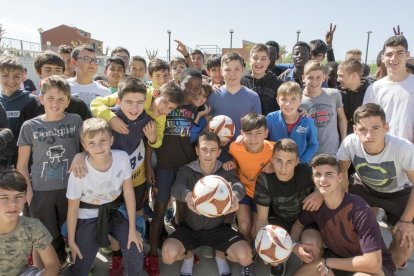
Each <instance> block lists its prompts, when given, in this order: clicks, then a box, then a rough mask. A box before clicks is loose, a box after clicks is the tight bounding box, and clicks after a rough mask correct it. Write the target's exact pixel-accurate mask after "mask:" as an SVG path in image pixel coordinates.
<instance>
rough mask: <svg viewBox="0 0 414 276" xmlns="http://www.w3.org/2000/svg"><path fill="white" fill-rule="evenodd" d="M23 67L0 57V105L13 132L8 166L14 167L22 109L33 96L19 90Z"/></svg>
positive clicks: (14, 58) (14, 61)
mask: <svg viewBox="0 0 414 276" xmlns="http://www.w3.org/2000/svg"><path fill="white" fill-rule="evenodd" d="M23 70H24V69H23V65H22V64H21V63H20V62H19V60H18V59H17V57H15V56H11V55H3V56H1V57H0V86H1V89H2V90H1V94H0V104H2V105H3V107H4V109H5V110H6V114H7V120H8V122H9V128H10V129H11V130H12V132H13V137H14V139H13V143H12V144H11V146H10V148H9V153H10V156H9V158H10V159H9V160H10V162H9V163H10V164H12V165H15V164H16V161H17V147H16V144H17V138H18V137H19V133H20V128H21V126H22V123H23V120H22V110H23V107H24V106H25V105H26V104H27V103H28V102H30V101H31V100H32V99H33V98H34V96H33V95H31V93H30V92H29V91H23V90H21V89H20V85H21V84H22V81H23Z"/></svg>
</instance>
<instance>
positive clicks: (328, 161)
mask: <svg viewBox="0 0 414 276" xmlns="http://www.w3.org/2000/svg"><path fill="white" fill-rule="evenodd" d="M309 165H310V166H311V167H312V168H313V169H314V168H315V167H318V166H323V165H329V166H331V167H333V168H335V170H336V171H337V172H339V166H338V160H336V157H335V156H333V155H329V154H325V153H322V154H318V155H316V156H314V157H313V158H312V160H311V162H310V163H309Z"/></svg>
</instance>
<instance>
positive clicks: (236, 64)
mask: <svg viewBox="0 0 414 276" xmlns="http://www.w3.org/2000/svg"><path fill="white" fill-rule="evenodd" d="M221 74H222V75H223V79H224V82H225V83H226V85H228V86H237V85H240V80H241V77H242V75H243V66H242V64H241V63H240V61H238V60H232V61H229V62H227V63H224V62H223V64H222V65H221Z"/></svg>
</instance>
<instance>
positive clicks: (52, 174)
mask: <svg viewBox="0 0 414 276" xmlns="http://www.w3.org/2000/svg"><path fill="white" fill-rule="evenodd" d="M333 31H334V30H333ZM331 32H332V31H331ZM332 33H333V32H332ZM177 43H178V48H177V49H179V51H180V52H181V53H182V54H183V56H184V59H177V60H176V61H175V63H172V64H171V67H170V65H169V64H168V63H166V62H165V61H162V60H159V59H153V60H152V61H151V62H150V63H149V65H148V71H149V76H150V79H151V81H152V86H151V87H147V85H146V83H145V82H144V81H143V80H142V77H143V74H142V72H143V71H144V72H145V69H146V63H145V60H142V59H140V58H139V57H133V58H132V59H131V62H130V61H129V60H130V56H129V52H128V51H127V50H126V49H125V48H119V49H118V53H115V54H114V55H113V57H111V58H110V59H108V62H107V64H106V66H105V74H106V77H107V78H106V81H104V82H102V84H104V85H101V84H99V83H98V82H96V81H94V79H93V78H94V76H95V74H96V73H97V66H98V64H99V63H100V60H99V59H98V58H97V56H96V53H95V52H94V50H93V48H91V47H90V46H87V45H82V46H79V47H76V48H75V49H73V50H72V52H71V58H70V64H71V66H73V68H74V71H75V76H73V73H71V72H70V71H69V72H67V73H66V74H65V76H66V77H70V78H69V79H68V80H65V79H64V78H63V77H60V76H53V75H56V74H57V75H63V73H64V72H66V70H65V68H66V67H65V65H66V63H67V62H65V61H64V60H63V59H62V58H61V57H59V55H57V54H54V53H52V52H46V53H43V54H41V55H39V57H37V59H36V63H35V67H36V70H37V72H38V74H39V76H40V77H41V79H42V82H41V92H40V95H39V96H38V97H37V98H36V97H34V96H33V95H31V94H30V93H26V92H25V91H22V90H20V89H19V88H20V83H21V79H22V70H23V67H22V66H21V65H20V64H19V62H18V61H17V59H16V58H14V57H9V56H4V57H1V62H0V73H1V81H2V83H1V86H2V89H3V90H2V95H1V98H0V100H1V103H3V104H4V106H5V110H6V112H7V118H8V125H9V127H10V128H11V130H12V133H13V135H14V137H15V138H14V140H15V143H16V145H18V146H19V150H18V154H16V150H15V149H14V153H15V154H14V155H10V158H9V160H11V162H14V161H13V159H12V157H13V156H14V158H17V157H18V161H17V163H16V164H17V166H16V167H17V170H18V172H17V171H13V170H9V171H5V173H0V175H1V176H2V177H0V179H1V182H0V192H1V194H0V201H2V203H5V204H4V206H5V209H4V210H2V212H3V211H4V215H3V214H2V217H3V219H4V221H6V222H7V223H6V225H7V226H5V227H4V228H5V229H4V230H2V231H1V232H2V233H0V238H1V239H3V238H7V235H8V234H9V233H10V232H11V231H9V230H10V229H14V228H16V227H17V226H18V225H19V227H23V229H25V228H27V227H28V228H30V229H32V230H30V231H26V233H25V234H22V235H23V236H24V238H23V237H22V240H26V241H27V240H30V239H32V240H33V239H34V236H33V234H32V231H36V235H42V238H41V239H40V238H39V239H40V240H41V242H38V243H33V247H34V248H35V250H33V258H34V264H35V265H36V266H37V267H39V268H41V267H43V268H44V271H43V273H44V275H56V270H57V269H59V261H60V262H61V263H63V262H64V260H65V259H66V250H65V239H66V240H67V244H68V246H69V248H70V251H71V255H72V262H73V265H71V266H70V267H68V268H67V269H65V270H64V271H63V273H64V274H65V275H87V274H88V272H89V271H90V269H91V267H92V265H93V260H94V258H95V255H96V253H97V251H98V249H99V247H102V246H108V245H109V244H110V243H111V244H112V248H113V250H114V256H118V257H120V256H123V258H124V259H125V260H126V261H125V264H126V267H127V270H128V274H129V275H140V274H141V273H143V266H145V268H146V270H147V272H148V274H149V275H151V276H156V275H159V274H160V272H159V264H158V262H159V260H158V247H159V245H160V235H161V230H162V228H163V227H164V226H163V218H164V213H165V211H166V209H167V206H168V202H169V201H170V198H171V195H172V196H173V197H175V198H176V199H177V201H179V202H181V203H179V202H177V216H178V226H177V227H176V231H175V232H174V233H173V234H172V235H170V236H169V237H168V238H167V239H166V241H164V243H163V245H162V250H161V252H162V259H163V261H164V263H167V264H171V263H173V262H175V261H177V260H184V261H183V264H182V268H181V275H192V266H193V262H194V253H193V252H192V250H194V249H196V248H197V247H199V246H202V245H208V246H211V247H212V248H213V249H215V250H216V262H217V265H218V271H219V274H220V275H230V274H231V270H230V268H229V266H228V264H227V262H226V261H225V257H227V258H228V259H229V260H231V261H234V262H238V263H240V264H241V266H242V267H241V271H240V275H253V259H254V256H255V255H256V253H255V252H254V250H252V248H251V247H252V242H253V240H254V237H255V235H256V233H257V231H258V230H259V229H260V227H262V226H264V225H265V224H267V223H272V224H277V225H280V226H282V227H284V228H285V229H286V230H287V231H289V232H290V233H291V236H292V238H293V239H294V240H295V244H294V247H293V252H294V253H295V254H296V255H297V256H298V257H299V258H300V259H301V260H302V261H303V262H304V263H305V264H304V265H303V266H301V267H300V268H299V269H298V270H297V271H296V274H297V275H313V274H315V275H333V274H335V275H336V274H337V273H344V271H348V272H360V273H365V274H374V275H377V274H378V275H381V274H382V275H392V274H393V273H395V267H401V266H403V264H404V263H405V262H406V261H407V259H408V258H409V256H410V254H411V252H412V248H413V243H414V242H413V241H414V226H413V224H412V222H413V218H414V214H413V211H412V210H414V206H412V205H413V204H414V199H412V197H414V196H411V190H412V189H411V186H412V183H413V181H414V149H413V147H414V146H413V145H412V142H413V138H412V132H414V131H411V133H410V130H413V129H414V127H413V122H414V118H413V117H412V116H410V115H409V110H410V107H412V106H413V102H414V96H413V95H412V94H413V93H414V92H413V91H412V89H411V90H410V83H411V82H412V79H413V77H412V76H411V75H409V74H408V73H407V72H406V71H405V64H404V63H405V61H406V59H407V57H408V55H409V54H408V45H407V43H406V40H405V38H404V37H403V36H401V35H398V36H394V37H391V38H390V39H389V40H387V42H386V43H385V45H384V57H383V59H384V63H385V64H386V66H387V68H388V69H389V70H388V71H389V72H388V76H387V77H386V78H384V79H383V80H381V81H378V82H376V83H374V84H373V85H371V86H369V87H368V84H369V83H367V82H363V80H361V77H360V76H361V74H362V73H361V67H360V63H359V62H357V61H354V60H346V61H344V62H342V63H341V64H340V65H339V67H338V81H339V82H340V84H341V87H342V88H343V89H342V90H343V91H342V93H341V92H340V91H339V90H334V89H329V88H323V83H324V81H325V72H324V68H323V67H322V65H321V64H320V62H318V61H314V60H313V61H309V62H308V60H309V59H310V58H311V57H314V58H315V59H316V58H317V57H318V54H311V48H310V47H309V45H308V44H306V43H304V42H298V43H296V44H295V46H294V47H293V61H294V68H293V69H292V70H290V71H289V72H287V73H286V75H285V79H284V80H285V81H287V82H285V83H283V84H282V80H281V79H279V78H277V77H276V76H275V75H273V73H271V72H270V71H267V69H268V68H269V65H270V63H271V55H270V49H271V48H270V47H274V44H273V43H270V44H269V45H268V46H269V47H268V46H266V45H264V44H258V45H256V46H255V47H253V48H252V50H251V53H250V62H251V64H252V68H251V69H252V71H251V72H249V73H248V74H247V75H246V76H243V74H244V60H243V59H242V58H241V56H240V55H239V54H237V53H228V54H226V55H224V56H223V57H222V58H221V59H220V58H219V57H217V56H213V57H211V58H210V59H209V61H208V62H207V71H205V72H204V73H205V74H206V75H208V76H209V77H210V80H211V83H210V84H211V85H212V86H213V87H214V86H216V87H217V89H216V90H215V91H214V92H211V90H210V92H211V93H210V92H208V93H204V94H203V91H205V90H208V89H207V88H206V89H204V88H203V87H204V86H203V84H202V83H203V79H205V77H204V76H203V75H202V72H201V71H200V69H201V68H202V67H200V63H201V66H202V64H203V62H204V56H203V54H202V52H197V51H196V52H194V53H192V54H191V55H190V54H189V53H188V52H187V50H186V48H185V47H181V46H182V45H180V42H177ZM315 45H317V43H316V42H315ZM273 50H274V49H273ZM62 51H63V50H62ZM62 53H64V52H62ZM188 66H191V67H194V68H195V69H191V68H189V69H186V70H184V71H183V70H182V69H183V67H188ZM403 67H404V70H403V69H402V68H403ZM126 68H129V71H130V72H131V74H132V76H128V77H125V73H126ZM143 68H144V69H143ZM170 68H175V69H170ZM172 71H174V72H175V74H176V75H175V76H174V79H175V81H176V83H173V82H168V81H169V80H170V78H171V76H170V73H171V72H172ZM289 80H291V81H289ZM242 84H244V85H245V86H244V85H242ZM105 86H108V87H110V88H111V89H109V88H107V87H105ZM301 87H302V88H303V91H302V88H301ZM367 87H368V88H367ZM365 89H367V93H366V95H365V97H362V96H361V94H363V93H364V92H365ZM111 90H112V91H111ZM209 93H210V94H209ZM348 94H350V95H348ZM353 95H356V96H355V97H352V96H353ZM341 96H342V97H341ZM347 97H348V100H347V101H345V100H344V99H347ZM79 99H80V100H79ZM272 99H273V100H272ZM361 99H363V101H364V102H366V103H367V104H365V105H362V106H360V105H361V104H362V101H361ZM343 102H344V103H343ZM369 102H377V103H378V104H379V105H377V104H370V103H369ZM76 103H77V104H76ZM205 103H207V104H205ZM229 103H231V105H230V104H229ZM71 104H72V106H71ZM13 105H14V106H13ZM85 105H86V109H85ZM115 105H116V106H115ZM89 106H90V108H91V113H92V114H93V115H94V116H95V117H98V118H102V119H97V118H93V119H87V118H89V117H90V116H91V115H90V113H89ZM299 106H301V108H302V109H304V110H305V113H307V114H308V115H309V117H310V118H308V117H306V116H303V111H301V109H300V108H299ZM401 106H403V111H404V112H405V114H407V116H405V117H404V118H405V119H404V120H402V119H401V118H400V117H397V116H398V115H397V113H396V112H397V109H396V108H397V107H398V108H399V109H398V111H399V110H401ZM381 107H384V110H385V112H384V110H383V109H382V108H381ZM19 108H20V109H19ZM205 109H207V110H208V112H206V111H205ZM277 109H280V110H279V111H278V110H277ZM355 109H356V110H355ZM82 110H83V111H82ZM344 110H345V111H344ZM0 111H1V106H0ZM77 114H79V115H82V114H83V116H82V118H81V116H79V115H77ZM199 114H203V116H205V117H206V118H205V119H206V120H208V119H209V118H211V117H212V116H216V115H226V116H228V117H230V118H231V119H232V120H233V122H234V124H235V126H236V131H235V138H237V137H238V138H237V139H235V141H233V142H231V143H230V144H227V145H223V144H222V143H220V141H219V138H218V137H217V136H216V135H215V134H213V133H210V132H201V128H200V126H199V125H198V124H199V121H200V116H199ZM262 114H263V115H262ZM85 119H86V120H85ZM24 120H25V121H24ZM84 120H85V121H84ZM23 121H24V123H23ZM387 121H390V122H391V127H389V125H388V124H387ZM350 124H352V125H353V127H352V128H353V132H354V133H355V134H350V132H351V131H350V128H349V125H350ZM410 126H411V127H410ZM197 127H198V128H197ZM389 128H390V129H391V131H390V132H391V133H392V134H393V135H395V136H396V137H394V136H391V135H388V134H386V132H387V131H388V129H389ZM195 129H197V130H196V131H195ZM347 134H350V135H349V136H347V137H346V135H347ZM192 135H194V136H193V137H192ZM239 135H240V137H239ZM267 137H268V138H269V140H266V138H267ZM397 137H398V138H397ZM403 138H406V139H408V140H409V141H406V140H403ZM195 141H196V143H197V145H196V146H195V147H194V145H193V142H195ZM341 141H342V145H341V146H340V147H339V144H340V142H341ZM11 144H12V145H13V143H11ZM81 145H82V147H83V149H84V150H85V153H83V154H78V155H76V154H77V153H78V152H80V146H81ZM221 147H222V148H221ZM338 149H339V151H338ZM154 150H155V153H156V156H157V162H156V165H155V172H154V168H153V166H152V165H151V160H152V159H154V158H152V156H153V155H154V154H153V151H154ZM12 152H13V150H12ZM318 153H321V154H318ZM326 153H328V154H329V155H327V154H326ZM336 154H337V158H338V160H339V161H336V158H335V157H332V155H336ZM396 155H397V157H398V158H395V156H396ZM197 156H198V158H197ZM391 156H392V157H391ZM30 157H31V158H32V160H30ZM338 162H339V165H338ZM351 162H352V164H353V165H354V167H355V170H356V173H355V175H354V176H353V177H352V178H351V180H352V181H349V183H350V184H349V187H348V181H347V179H348V168H349V166H350V164H351ZM30 163H31V166H30V165H29V164H30ZM71 164H72V166H71ZM308 164H310V165H311V168H310V167H309V166H308ZM70 167H71V171H72V173H71V174H70V175H69V173H68V171H69V168H70ZM210 174H219V175H222V176H223V177H225V178H226V179H227V180H228V181H230V182H231V183H232V186H233V187H232V188H233V192H234V196H235V197H236V198H235V200H234V204H233V205H232V207H231V209H230V211H229V212H228V213H227V214H225V215H226V216H222V217H219V218H215V219H208V218H207V217H204V216H202V215H200V214H198V213H197V212H196V211H195V209H194V206H193V205H194V203H193V201H192V189H193V187H194V184H195V183H196V182H197V181H198V180H199V179H200V178H202V177H203V176H205V175H210ZM9 175H10V176H13V178H12V180H10V178H7V177H5V176H9ZM22 177H23V178H24V180H23V178H22ZM3 178H4V181H3ZM312 180H313V181H314V183H315V187H316V188H314V187H313V185H312V182H311V181H312ZM147 182H148V183H149V184H150V185H152V186H153V188H154V189H155V190H156V191H157V193H156V196H155V198H154V207H153V209H154V216H153V218H152V220H151V224H150V231H149V232H150V235H149V243H150V251H149V252H148V254H147V256H146V257H145V260H144V255H143V247H142V236H141V234H142V233H139V232H137V231H136V216H140V215H143V208H144V205H145V204H146V200H147V196H146V194H147V186H146V183H147ZM15 184H16V185H17V184H18V186H19V185H20V186H19V187H15V186H13V185H15ZM348 189H349V192H350V193H352V194H357V195H359V196H361V197H362V198H363V199H365V200H366V201H367V202H368V203H369V205H368V204H367V203H366V202H365V201H364V200H362V199H361V198H360V197H359V196H356V195H352V194H348V193H347V191H348ZM26 199H27V202H28V204H29V210H30V215H31V216H32V217H33V218H37V219H39V220H40V221H41V222H42V223H43V225H45V227H46V229H47V230H48V231H45V229H44V228H42V227H43V226H41V225H42V224H39V223H38V222H37V221H36V220H27V221H28V222H26V221H24V220H21V219H19V218H18V214H19V213H20V212H21V211H22V210H23V206H24V203H25V201H26ZM402 203H404V204H402ZM122 205H124V208H126V215H125V216H122V215H121V213H120V211H119V208H120V207H122ZM178 206H181V207H178ZM370 207H381V208H383V209H384V210H385V212H386V215H387V219H388V222H389V223H390V224H391V225H393V226H394V229H393V234H394V235H393V241H392V243H391V245H390V248H389V251H388V250H387V248H386V247H385V244H384V242H383V240H382V237H381V233H380V231H379V227H377V224H376V221H375V216H374V215H373V213H371V211H370ZM45 210H47V211H45ZM302 210H303V211H302ZM234 213H236V217H237V226H238V231H235V230H233V229H232V228H231V225H230V224H231V223H232V219H233V218H232V217H233V215H234ZM65 221H67V233H65V237H64V236H63V235H62V225H63V224H64V223H65ZM24 223H26V224H27V225H29V226H25V225H24ZM33 225H35V226H33ZM373 225H374V227H372V226H373ZM305 226H306V227H305ZM33 229H35V230H33ZM340 229H344V232H342V233H341V234H340V235H335V236H333V235H332V233H335V232H339V230H340ZM7 231H8V232H7ZM38 232H39V233H38ZM108 235H109V236H110V237H111V240H110V241H109V239H108ZM91 237H95V238H91ZM32 240H30V245H32ZM300 240H301V242H300ZM323 243H325V244H326V246H327V247H328V249H329V250H325V251H324V249H323ZM3 244H4V243H3ZM26 247H27V246H26ZM27 248H28V247H27ZM2 250H3V249H2ZM4 250H5V251H4V252H5V254H9V255H12V253H13V254H15V253H14V252H13V250H11V249H10V248H9V247H6V248H5V249H4ZM29 251H30V249H27V252H29ZM116 251H118V253H115V252H116ZM119 251H120V252H119ZM27 252H26V253H27ZM56 253H57V254H56ZM27 255H28V254H26V255H23V257H27ZM2 256H3V254H2ZM46 257H47V258H48V259H46ZM19 259H21V256H20V258H19ZM143 264H144V265H143ZM285 268H286V267H285V264H280V265H278V266H273V267H272V268H271V274H272V275H283V274H284V271H285ZM21 269H25V270H26V272H25V273H31V272H30V270H32V269H35V270H36V268H33V267H26V266H25V267H24V268H23V261H22V260H20V264H19V271H22V270H21ZM39 271H40V269H39ZM48 273H50V274H48ZM118 273H119V271H118ZM121 273H122V268H121ZM365 274H362V275H365ZM23 275H30V274H23Z"/></svg>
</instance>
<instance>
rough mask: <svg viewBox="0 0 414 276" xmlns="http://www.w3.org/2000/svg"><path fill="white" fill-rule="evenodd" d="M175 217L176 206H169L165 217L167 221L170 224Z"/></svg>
mask: <svg viewBox="0 0 414 276" xmlns="http://www.w3.org/2000/svg"><path fill="white" fill-rule="evenodd" d="M173 218H174V208H168V209H167V214H166V215H165V218H164V221H165V223H166V224H170V223H171V220H172V219H173Z"/></svg>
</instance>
